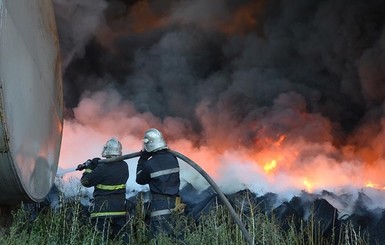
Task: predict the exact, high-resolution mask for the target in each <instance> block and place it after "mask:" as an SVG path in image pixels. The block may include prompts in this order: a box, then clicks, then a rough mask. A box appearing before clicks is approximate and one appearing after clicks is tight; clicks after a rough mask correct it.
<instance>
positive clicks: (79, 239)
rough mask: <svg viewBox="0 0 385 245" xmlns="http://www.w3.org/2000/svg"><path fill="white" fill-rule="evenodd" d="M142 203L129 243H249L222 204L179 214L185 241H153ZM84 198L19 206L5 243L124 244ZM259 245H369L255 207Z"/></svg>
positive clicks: (247, 220) (345, 231) (252, 219)
mask: <svg viewBox="0 0 385 245" xmlns="http://www.w3.org/2000/svg"><path fill="white" fill-rule="evenodd" d="M142 207H143V203H142V202H141V201H140V200H138V202H137V206H136V208H135V210H136V211H135V212H134V213H132V214H131V215H130V217H129V218H128V221H127V227H126V228H127V231H128V232H129V234H130V243H129V244H159V245H162V244H164V245H168V244H170V245H171V244H189V245H198V244H200V245H207V244H210V245H214V244H217V245H225V244H228V245H233V244H234V245H242V244H246V242H245V239H244V237H243V235H242V232H241V230H240V229H239V227H237V225H236V224H235V223H234V221H233V219H232V218H231V216H230V215H229V212H228V211H227V210H226V209H225V208H224V207H223V206H217V207H216V208H215V209H213V210H211V212H209V213H207V214H206V215H204V216H202V217H201V218H200V219H199V220H193V219H192V218H189V217H187V216H178V217H177V219H176V220H177V223H176V228H175V232H177V233H178V234H181V235H183V237H184V241H183V242H181V241H175V240H172V239H170V238H168V237H164V236H159V237H157V239H156V241H157V243H156V242H155V240H154V239H152V240H151V239H150V238H149V237H150V234H149V230H148V227H147V225H146V219H145V212H144V209H143V208H142ZM83 211H84V207H83V206H82V205H81V204H80V201H79V200H74V201H73V202H71V203H65V204H62V205H61V206H60V207H59V208H57V209H56V210H53V209H51V208H46V209H43V210H40V211H39V213H38V214H37V215H36V213H35V212H31V210H30V209H26V208H23V207H21V208H19V209H17V210H15V211H14V212H13V221H12V223H11V225H10V226H9V227H8V228H6V229H3V230H2V234H1V237H0V244H2V245H8V244H12V245H13V244H15V245H19V244H39V245H40V244H63V245H64V244H65V245H75V244H76V245H78V244H87V245H90V244H98V245H99V244H111V245H119V244H123V243H122V242H121V241H120V240H115V241H114V240H104V239H103V237H102V234H100V233H99V232H98V231H96V230H95V229H94V227H93V226H92V224H91V223H90V222H89V220H88V218H87V217H86V216H85V214H84V212H83ZM240 218H241V220H242V222H243V223H244V224H245V226H246V228H247V230H248V232H249V234H250V236H251V237H252V238H253V240H254V244H263V245H281V244H282V245H283V244H285V245H286V244H287V245H288V244H293V245H294V244H295V245H313V244H314V245H330V244H336V245H350V244H357V245H358V244H360V245H363V244H368V243H367V241H366V240H365V238H363V237H362V236H361V235H360V232H359V231H356V230H354V229H353V227H352V226H351V225H349V224H344V225H342V226H340V227H339V229H338V232H337V230H336V232H334V233H333V234H332V235H331V236H328V237H325V236H322V235H321V231H320V227H319V226H318V225H317V224H316V223H315V222H312V221H311V220H310V221H307V222H304V221H300V222H298V221H296V222H294V221H291V220H288V221H287V222H286V223H285V224H286V225H285V228H282V225H281V224H280V223H279V222H278V221H277V220H275V218H274V217H272V216H271V215H266V214H263V213H260V212H258V207H253V208H252V209H251V210H249V211H248V213H247V215H246V214H242V215H241V216H240Z"/></svg>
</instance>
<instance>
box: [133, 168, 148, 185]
mask: <svg viewBox="0 0 385 245" xmlns="http://www.w3.org/2000/svg"><path fill="white" fill-rule="evenodd" d="M149 182H150V174H149V173H148V171H147V170H146V167H145V164H144V163H138V165H137V167H136V183H138V184H140V185H145V184H148V183H149Z"/></svg>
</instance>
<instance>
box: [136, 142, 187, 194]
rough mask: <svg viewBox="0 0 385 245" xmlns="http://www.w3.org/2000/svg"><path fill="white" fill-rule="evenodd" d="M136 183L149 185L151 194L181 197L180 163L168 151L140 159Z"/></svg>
mask: <svg viewBox="0 0 385 245" xmlns="http://www.w3.org/2000/svg"><path fill="white" fill-rule="evenodd" d="M136 182H137V183H138V184H141V185H145V184H148V185H149V187H150V191H151V194H153V195H154V194H160V195H167V196H174V197H175V196H179V185H180V178H179V163H178V160H177V159H176V157H175V156H174V155H173V154H172V153H171V152H169V151H168V150H167V149H165V150H160V151H157V152H154V153H151V155H150V156H149V157H148V159H147V160H146V159H143V157H141V159H139V163H138V166H137V170H136Z"/></svg>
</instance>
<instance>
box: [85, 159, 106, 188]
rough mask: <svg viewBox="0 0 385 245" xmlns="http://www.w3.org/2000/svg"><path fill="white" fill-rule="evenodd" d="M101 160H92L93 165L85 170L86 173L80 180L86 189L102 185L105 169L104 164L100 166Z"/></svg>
mask: <svg viewBox="0 0 385 245" xmlns="http://www.w3.org/2000/svg"><path fill="white" fill-rule="evenodd" d="M99 160H100V158H99V159H97V158H94V159H92V161H93V164H90V165H88V166H87V168H86V169H85V170H84V173H83V175H82V177H81V179H80V182H81V184H82V185H83V186H85V187H92V186H95V185H97V184H99V183H100V181H101V178H102V176H103V174H104V170H103V169H104V168H103V166H102V164H100V165H98V163H97V162H98V161H99Z"/></svg>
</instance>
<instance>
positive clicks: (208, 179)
mask: <svg viewBox="0 0 385 245" xmlns="http://www.w3.org/2000/svg"><path fill="white" fill-rule="evenodd" d="M170 152H171V153H172V154H173V155H174V156H175V157H177V158H179V159H181V160H183V161H185V162H186V163H187V164H189V165H190V166H191V167H193V168H194V169H195V170H196V171H198V173H199V174H201V175H202V176H203V177H204V178H205V179H206V180H207V182H208V183H209V184H210V185H211V187H212V188H213V189H214V190H215V191H216V193H217V195H218V196H219V198H220V199H221V200H222V202H223V203H224V204H225V206H226V208H227V209H228V210H229V212H230V215H231V216H232V217H233V219H234V221H235V223H237V225H238V226H239V228H240V229H241V231H242V234H243V236H244V238H245V240H246V241H247V243H248V244H249V245H254V242H253V240H252V239H251V237H250V234H249V232H248V231H247V230H246V228H245V226H244V225H243V223H242V221H241V220H240V219H239V217H238V215H237V213H236V212H235V210H234V208H233V207H232V206H231V204H230V202H229V200H228V199H227V198H226V196H225V195H224V194H223V193H222V191H221V190H220V189H219V187H218V185H217V184H216V183H215V182H214V180H213V179H212V178H211V177H210V176H209V175H208V174H207V173H206V172H205V171H204V170H203V169H202V168H201V167H200V166H199V165H198V164H196V163H195V162H194V161H192V160H191V159H189V158H188V157H186V156H184V155H182V154H181V153H179V152H176V151H173V150H170ZM139 156H140V152H134V153H130V154H127V155H122V156H120V157H114V158H108V159H102V160H99V162H103V163H107V162H113V161H117V160H119V161H120V160H126V159H130V158H134V157H139Z"/></svg>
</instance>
